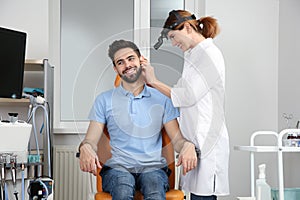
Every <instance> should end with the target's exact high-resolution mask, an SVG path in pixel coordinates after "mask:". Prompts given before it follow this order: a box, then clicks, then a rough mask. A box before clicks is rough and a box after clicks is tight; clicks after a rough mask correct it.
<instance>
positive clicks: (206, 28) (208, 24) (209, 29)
mask: <svg viewBox="0 0 300 200" xmlns="http://www.w3.org/2000/svg"><path fill="white" fill-rule="evenodd" d="M197 22H198V24H197V28H196V29H197V31H198V32H199V33H201V35H203V36H204V37H205V38H214V37H216V36H217V35H218V34H219V33H220V28H219V25H218V23H217V20H216V19H215V18H213V17H201V18H200V19H198V20H197Z"/></svg>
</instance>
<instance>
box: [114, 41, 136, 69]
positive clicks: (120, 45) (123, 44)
mask: <svg viewBox="0 0 300 200" xmlns="http://www.w3.org/2000/svg"><path fill="white" fill-rule="evenodd" d="M124 48H131V49H132V50H133V51H134V52H135V53H136V54H137V56H138V57H141V52H140V50H139V48H138V47H137V46H136V45H135V44H134V43H133V42H131V41H127V40H115V41H114V42H113V43H112V44H111V45H109V48H108V56H109V57H110V59H111V60H112V62H113V65H114V66H115V63H114V56H115V53H116V52H117V51H119V50H120V49H124Z"/></svg>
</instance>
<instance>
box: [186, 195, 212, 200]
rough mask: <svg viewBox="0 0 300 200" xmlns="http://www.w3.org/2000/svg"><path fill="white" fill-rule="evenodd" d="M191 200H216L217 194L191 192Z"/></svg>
mask: <svg viewBox="0 0 300 200" xmlns="http://www.w3.org/2000/svg"><path fill="white" fill-rule="evenodd" d="M191 200H217V196H215V195H212V196H198V195H195V194H191Z"/></svg>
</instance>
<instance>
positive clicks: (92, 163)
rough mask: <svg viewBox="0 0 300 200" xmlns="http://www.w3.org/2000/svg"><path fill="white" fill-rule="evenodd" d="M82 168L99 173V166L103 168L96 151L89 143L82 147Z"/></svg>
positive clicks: (85, 170)
mask: <svg viewBox="0 0 300 200" xmlns="http://www.w3.org/2000/svg"><path fill="white" fill-rule="evenodd" d="M79 158H80V169H81V170H82V171H84V172H90V173H93V174H94V175H95V176H96V175H97V168H102V166H101V164H100V162H99V159H98V156H97V154H96V152H95V151H94V150H93V148H92V146H91V145H90V144H88V143H86V144H84V145H82V146H81V147H80V157H79Z"/></svg>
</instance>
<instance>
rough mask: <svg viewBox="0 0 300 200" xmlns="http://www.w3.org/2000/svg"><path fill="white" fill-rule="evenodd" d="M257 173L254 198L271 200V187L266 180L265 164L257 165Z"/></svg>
mask: <svg viewBox="0 0 300 200" xmlns="http://www.w3.org/2000/svg"><path fill="white" fill-rule="evenodd" d="M258 169H259V175H258V179H256V200H271V187H270V186H269V185H268V184H267V182H266V173H265V170H266V165H265V164H261V165H259V166H258Z"/></svg>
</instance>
